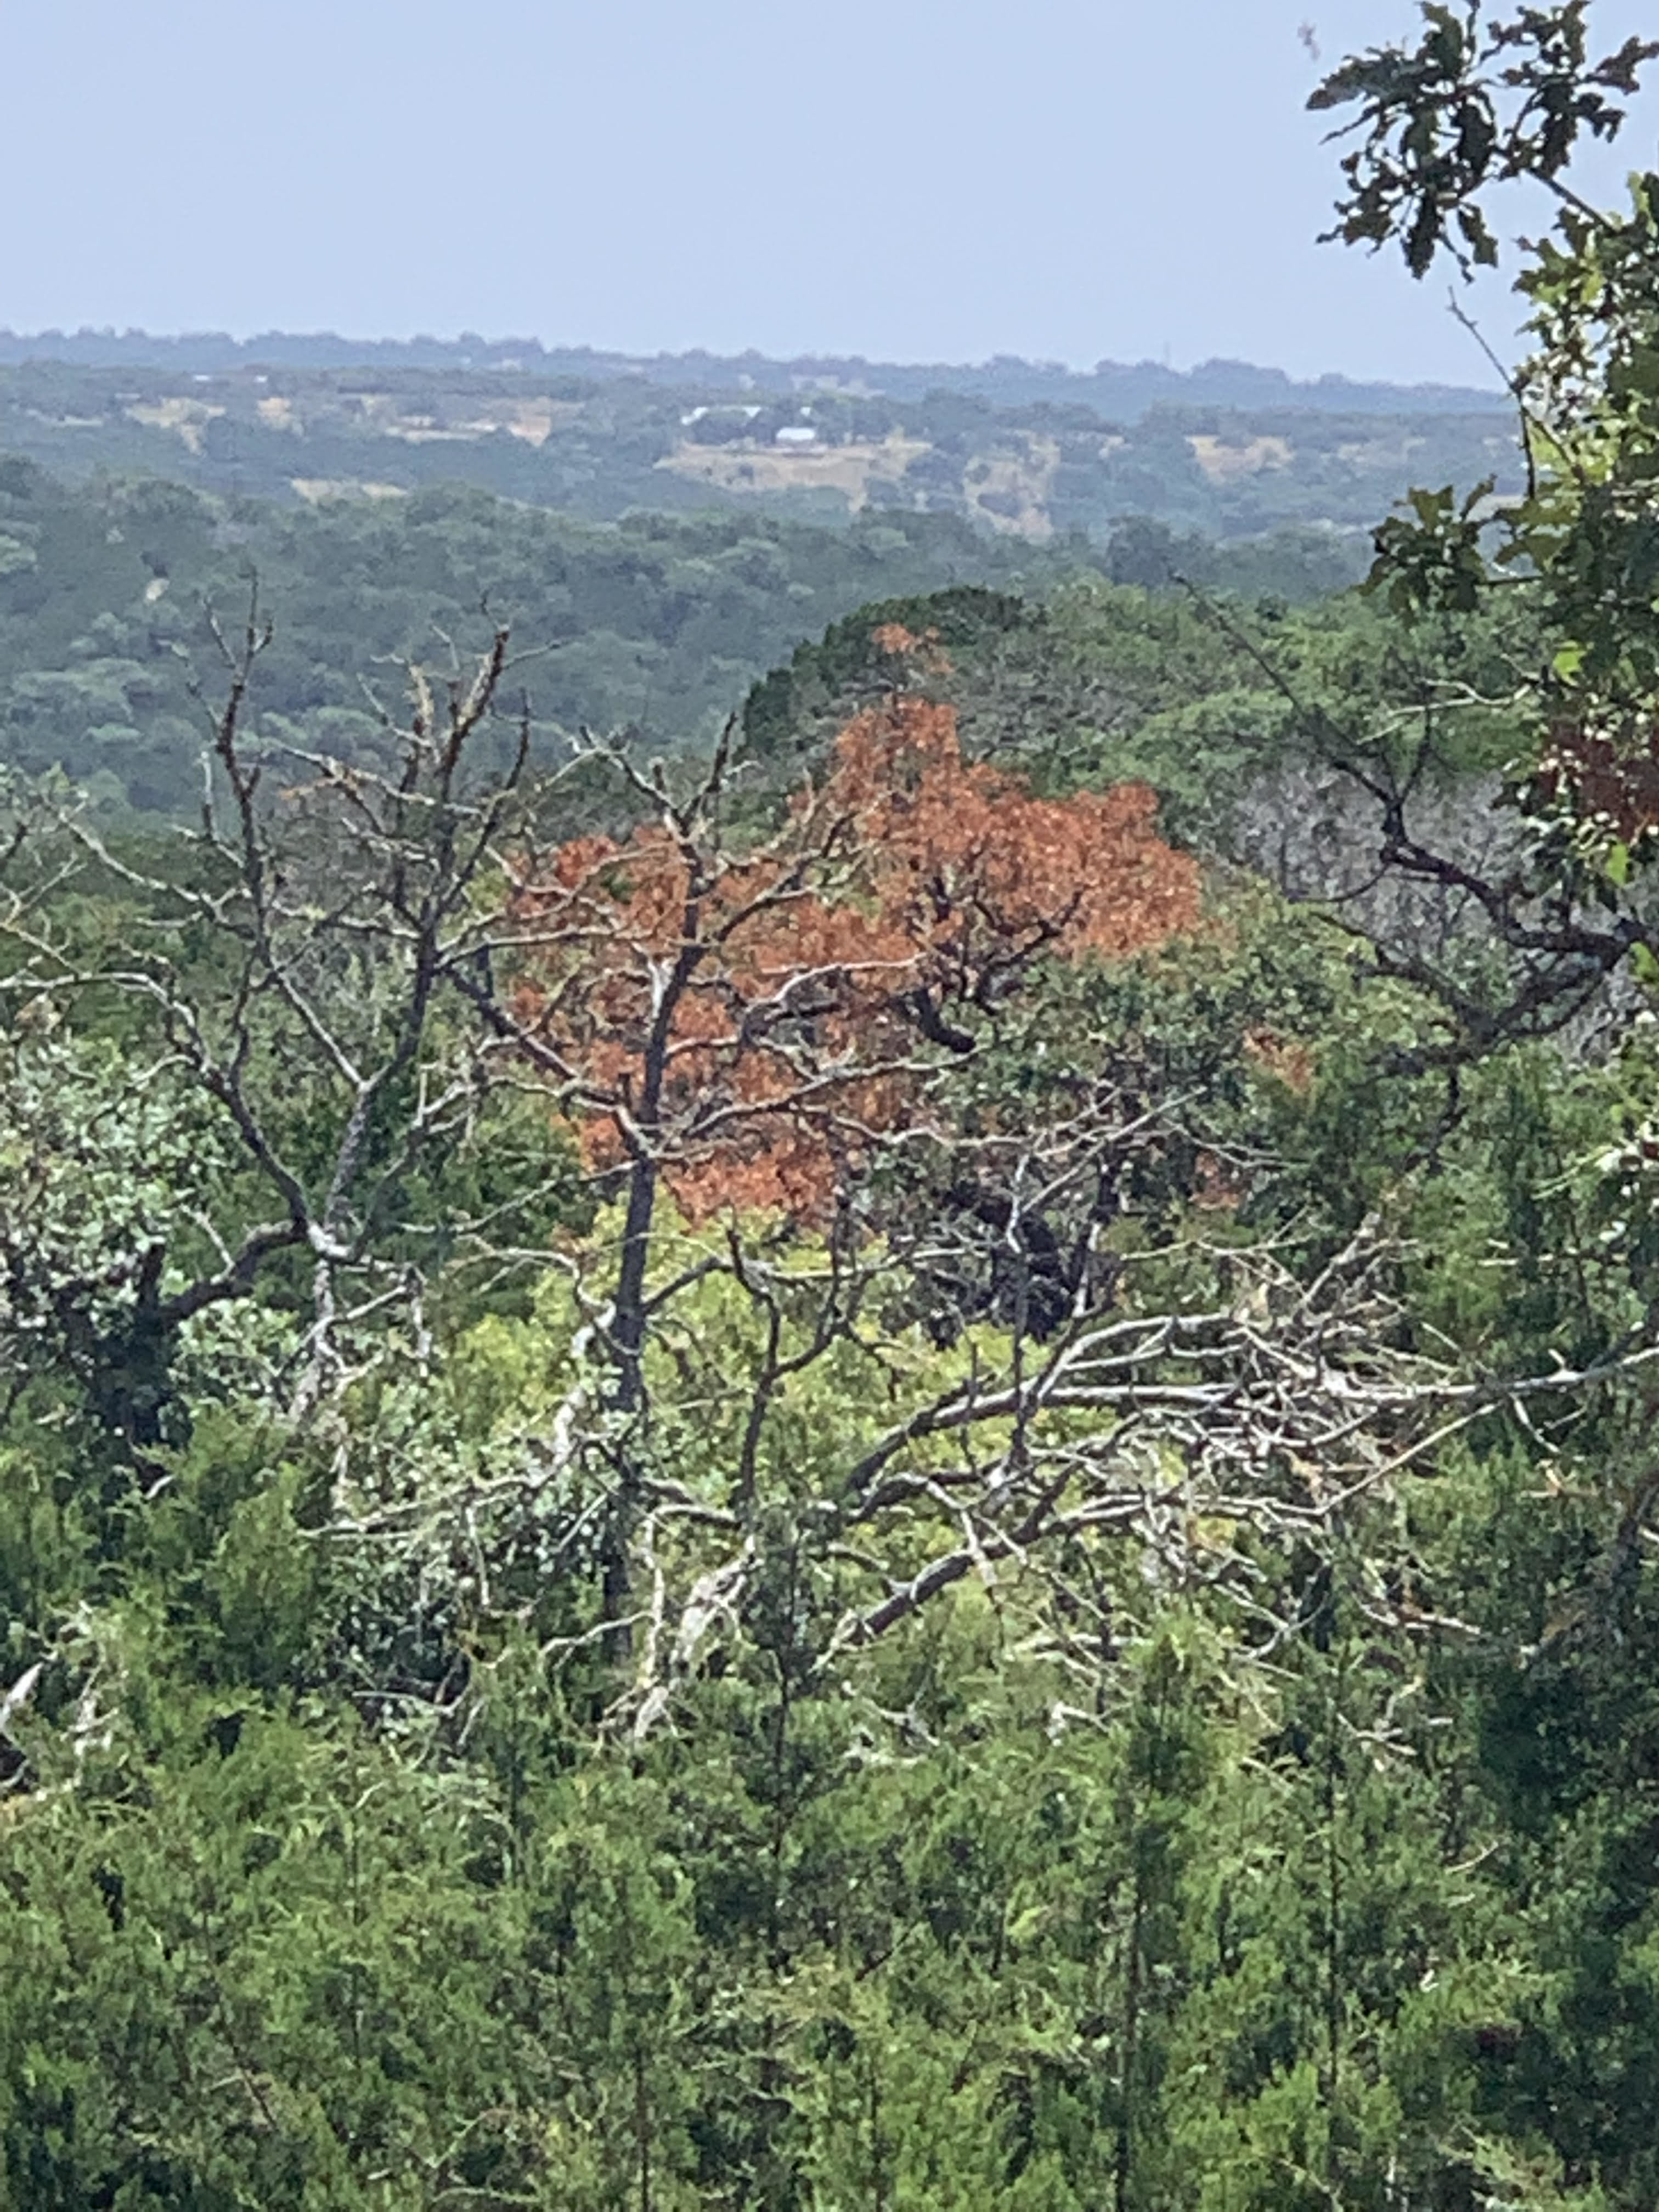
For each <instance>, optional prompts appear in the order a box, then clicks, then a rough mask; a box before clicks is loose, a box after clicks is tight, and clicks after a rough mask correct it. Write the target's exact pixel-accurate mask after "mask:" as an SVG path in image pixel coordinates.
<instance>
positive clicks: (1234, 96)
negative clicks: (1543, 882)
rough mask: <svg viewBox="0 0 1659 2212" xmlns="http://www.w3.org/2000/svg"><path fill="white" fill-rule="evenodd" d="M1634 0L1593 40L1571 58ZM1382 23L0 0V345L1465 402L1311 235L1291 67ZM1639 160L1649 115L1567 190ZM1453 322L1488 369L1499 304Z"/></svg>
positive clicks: (1612, 32)
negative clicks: (363, 355) (262, 335)
mask: <svg viewBox="0 0 1659 2212" xmlns="http://www.w3.org/2000/svg"><path fill="white" fill-rule="evenodd" d="M1647 4H1650V0H1647ZM1646 12H1647V5H1644V0H1635V4H1631V0H1598V4H1597V5H1596V6H1595V7H1594V8H1593V9H1592V20H1593V21H1594V22H1595V25H1596V27H1597V30H1598V33H1600V34H1601V35H1602V36H1603V37H1605V38H1606V40H1607V42H1608V43H1611V42H1613V40H1614V39H1615V38H1617V37H1620V36H1622V35H1623V34H1624V33H1625V32H1626V30H1628V29H1630V28H1632V27H1637V26H1638V25H1639V24H1640V22H1641V21H1642V18H1643V16H1644V14H1645V13H1646ZM1414 21H1415V8H1414V5H1413V0H950V4H948V5H947V4H945V0H818V4H817V5H815V6H813V7H811V8H808V7H805V6H802V5H800V4H799V0H580V4H576V0H263V3H262V4H258V5H255V4H252V3H251V0H143V4H138V5H135V4H134V0H0V82H3V84H4V85H5V87H6V93H7V99H6V110H7V113H6V127H5V131H4V132H3V134H0V210H4V212H3V213H0V325H4V326H7V327H9V328H10V329H12V330H14V331H36V330H42V329H47V328H52V327H58V328H63V329H74V328H76V327H79V326H82V325H89V326H92V327H94V328H100V327H104V326H106V325H112V326H114V327H116V328H126V327H134V328H141V329H147V330H150V331H185V330H209V329H213V330H228V331H233V332H234V333H235V334H236V335H238V336H247V335H249V334H251V333H252V332H255V331H265V330H273V329H280V330H289V331H315V330H324V329H329V330H335V331H341V332H343V333H345V334H348V335H351V336H356V337H408V336H412V335H414V334H416V333H417V332H430V333H432V334H434V335H435V336H440V337H448V336H453V335H455V334H457V333H459V332H460V331H478V332H481V333H482V334H483V335H484V336H485V337H507V336H514V337H538V338H540V339H542V340H543V341H544V343H548V344H564V345H583V344H586V345H593V346H599V347H605V348H616V349H622V350H625V351H629V352H635V353H654V352H658V351H663V350H666V351H678V350H680V349H685V348H690V347H694V346H702V347H706V348H708V349H710V350H711V351H714V352H720V353H736V352H741V351H743V350H744V349H746V348H750V347H753V348H756V349H758V350H760V351H761V352H763V353H767V354H771V355H782V356H791V355H795V354H799V353H809V352H810V353H832V354H860V355H863V356H866V357H868V358H871V359H885V360H897V361H934V362H947V361H949V362H966V361H981V360H984V359H986V358H987V357H988V356H991V355H994V354H999V353H1001V354H1017V355H1021V356H1025V357H1026V358H1028V359H1032V360H1047V361H1060V362H1068V363H1070V364H1071V365H1073V366H1074V367H1087V366H1089V365H1091V364H1092V363H1093V362H1096V361H1097V360H1101V359H1108V360H1115V361H1137V360H1168V361H1169V362H1171V363H1172V364H1173V365H1174V366H1175V367H1176V368H1185V367H1189V366H1191V365H1192V364H1193V363H1194V362H1198V361H1201V360H1205V359H1208V358H1212V357H1217V356H1219V357H1225V358H1232V359H1238V360H1247V361H1253V362H1261V363H1263V364H1266V365H1269V366H1273V367H1277V368H1285V369H1287V370H1289V371H1290V372H1291V374H1294V375H1297V376H1307V375H1316V374H1322V373H1324V372H1328V371H1333V372H1337V373H1340V374H1346V375H1349V376H1353V377H1361V378H1384V379H1390V380H1400V381H1405V382H1414V381H1421V380H1447V381H1452V382H1456V383H1465V384H1482V383H1487V382H1489V381H1491V376H1490V372H1489V371H1488V370H1487V369H1486V365H1485V363H1484V362H1483V361H1482V359H1481V357H1480V353H1479V351H1478V350H1477V349H1476V348H1475V347H1474V343H1473V342H1472V341H1471V340H1470V338H1469V337H1468V336H1467V335H1466V334H1465V333H1464V332H1463V331H1461V330H1460V329H1459V327H1458V326H1457V325H1456V323H1455V320H1454V319H1453V318H1452V317H1451V315H1450V314H1449V312H1448V309H1447V307H1446V289H1447V287H1446V283H1445V281H1444V279H1443V277H1439V276H1437V277H1436V278H1434V279H1433V280H1431V282H1430V283H1426V284H1424V285H1415V284H1413V283H1411V281H1410V280H1409V279H1408V278H1407V277H1406V276H1405V275H1404V273H1403V271H1401V270H1400V269H1399V267H1398V265H1397V263H1396V261H1395V258H1393V257H1392V256H1390V257H1389V258H1388V259H1383V258H1370V257H1367V256H1366V255H1364V254H1362V253H1357V252H1352V251H1351V250H1350V251H1345V250H1343V249H1342V248H1340V247H1338V246H1318V245H1316V243H1315V234H1316V232H1317V231H1318V230H1320V229H1321V228H1323V227H1324V226H1325V224H1326V223H1327V222H1328V217H1329V209H1330V204H1331V198H1332V193H1333V185H1334V173H1335V168H1334V165H1335V155H1334V150H1333V149H1331V148H1330V147H1328V146H1324V145H1322V143H1321V131H1322V127H1323V125H1324V121H1325V118H1320V117H1316V116H1310V115H1309V114H1307V113H1306V112H1304V106H1303V103H1304V100H1305V98H1306V95H1307V94H1308V92H1309V90H1310V88H1311V86H1312V84H1313V83H1314V82H1316V77H1317V76H1318V74H1319V70H1318V68H1317V67H1316V63H1315V61H1314V59H1313V58H1312V56H1311V55H1310V52H1309V50H1308V37H1307V36H1305V35H1304V29H1305V31H1306V32H1307V33H1309V34H1310V36H1311V39H1312V40H1313V41H1314V42H1315V43H1316V45H1317V46H1318V48H1319V50H1320V52H1321V53H1322V57H1323V60H1324V63H1325V65H1326V66H1328V65H1329V64H1331V63H1332V62H1333V61H1334V60H1335V59H1337V58H1340V56H1341V55H1342V54H1343V53H1345V52H1349V51H1352V49H1353V48H1354V47H1355V46H1360V45H1366V44H1370V43H1374V42H1375V41H1376V40H1382V39H1387V38H1390V37H1398V36H1400V35H1401V34H1403V33H1406V32H1407V30H1408V29H1409V27H1410V26H1411V25H1412V24H1413V22H1414ZM1649 27H1650V28H1651V23H1650V24H1649ZM1656 148H1659V95H1650V96H1648V97H1647V98H1646V99H1644V104H1643V106H1642V109H1641V112H1640V115H1639V118H1638V125H1637V126H1636V127H1634V128H1632V130H1631V131H1628V132H1627V133H1626V137H1625V138H1624V139H1623V140H1621V142H1620V147H1619V149H1618V152H1617V155H1616V157H1614V158H1613V159H1612V160H1611V161H1608V160H1607V158H1606V157H1603V159H1602V160H1601V163H1600V165H1599V168H1600V173H1601V174H1600V179H1599V181H1601V182H1603V183H1604V184H1605V185H1607V187H1609V188H1612V187H1613V186H1614V185H1615V184H1616V179H1617V178H1618V176H1619V175H1620V174H1621V173H1622V172H1623V171H1624V170H1625V169H1626V168H1628V167H1631V166H1632V165H1633V164H1635V163H1636V162H1638V161H1640V162H1641V163H1642V164H1643V165H1644V166H1647V165H1651V164H1654V163H1655V162H1656V161H1659V154H1656ZM1513 216H1514V220H1513V222H1512V224H1511V228H1525V227H1526V224H1527V222H1528V217H1529V216H1530V217H1531V218H1532V219H1533V221H1534V222H1537V221H1538V220H1539V219H1540V218H1539V211H1538V210H1537V208H1536V207H1535V205H1534V206H1533V207H1530V208H1528V207H1524V206H1521V205H1517V206H1516V208H1515V210H1514V211H1513ZM1478 307H1479V312H1480V318H1481V320H1482V324H1483V327H1484V328H1485V329H1486V331H1488V333H1489V334H1490V336H1491V337H1492V342H1493V343H1494V344H1495V345H1497V347H1498V349H1499V351H1500V352H1502V351H1504V350H1506V349H1510V338H1509V332H1510V328H1511V326H1512V325H1513V321H1514V315H1513V313H1512V311H1511V307H1510V301H1509V300H1508V298H1507V295H1506V294H1505V293H1504V290H1503V289H1501V288H1496V287H1492V286H1487V287H1486V288H1485V289H1483V291H1482V292H1481V294H1480V297H1479V301H1478Z"/></svg>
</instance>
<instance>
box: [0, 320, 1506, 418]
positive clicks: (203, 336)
mask: <svg viewBox="0 0 1659 2212" xmlns="http://www.w3.org/2000/svg"><path fill="white" fill-rule="evenodd" d="M45 361H55V362H65V363H67V364H69V365H70V366H72V367H75V368H162V369H172V370H177V371H179V373H181V374H185V375H191V374H203V373H206V374H215V373H218V372H222V371H225V370H229V369H235V368H285V369H364V368H371V369H372V368H388V369H409V368H416V369H443V370H455V369H487V370H493V371H495V372H498V373H501V374H507V375H530V376H574V377H580V378H583V379H587V380H611V379H619V378H626V379H629V380H633V381H639V380H643V381H645V382H647V383H652V384H659V385H667V386H672V387H675V388H680V387H687V386H693V385H708V386H715V387H724V388H729V389H730V390H732V391H733V392H769V393H789V392H802V391H811V390H814V389H817V390H823V391H830V392H834V391H848V392H860V391H861V392H885V393H887V394H888V395H889V396H890V397H891V398H896V399H922V398H926V397H927V394H928V393H929V392H962V393H967V394H969V395H973V396H976V397H978V398H984V399H988V400H990V401H992V402H993V403H994V404H996V405H998V406H1030V405H1033V404H1041V403H1042V402H1045V401H1046V402H1049V403H1059V404H1081V405H1084V406H1088V407H1093V408H1097V409H1098V410H1100V411H1102V412H1103V413H1105V414H1109V415H1115V416H1121V417H1123V418H1125V419H1126V420H1132V419H1133V417H1135V416H1139V415H1142V414H1145V413H1146V410H1148V409H1149V408H1151V407H1155V406H1158V405H1159V404H1164V403H1170V404H1176V405H1182V404H1186V405H1192V406H1200V407H1304V408H1311V409H1314V410H1317V411H1325V412H1331V411H1339V412H1344V413H1350V414H1366V415H1370V414H1376V415H1397V414H1401V413H1406V414H1430V413H1434V414H1440V413H1447V414H1451V413H1471V414H1481V413H1488V412H1490V411H1491V410H1492V408H1493V407H1494V406H1495V405H1497V404H1498V394H1497V393H1496V392H1494V391H1493V389H1492V386H1491V383H1490V380H1486V379H1484V378H1483V380H1482V381H1481V383H1480V384H1479V385H1476V386H1468V385H1457V384H1383V383H1379V382H1376V381H1366V380H1363V379H1362V380H1358V381H1356V380H1354V379H1352V378H1350V377H1346V376H1320V377H1312V378H1306V379H1300V380H1298V379H1297V378H1295V377H1291V376H1287V375H1286V374H1285V371H1284V370H1283V369H1282V368H1259V367H1258V366H1256V365H1255V363H1254V362H1244V361H1223V360H1214V361H1206V362H1199V363H1198V365H1197V366H1196V367H1195V368H1190V369H1176V368H1170V367H1169V365H1168V364H1167V363H1165V362H1152V361H1141V362H1115V361H1099V362H1096V363H1095V365H1094V367H1093V368H1091V369H1073V368H1066V366H1065V365H1064V364H1063V363H1061V362H1046V361H1023V360H1021V359H1020V358H1018V356H1015V355H1012V354H998V355H995V356H993V358H992V359H991V360H989V361H987V362H892V361H866V360H865V359H864V358H863V357H862V356H860V355H851V356H848V355H841V354H799V355H797V356H794V357H793V359H791V360H787V361H780V360H773V359H771V358H770V357H769V356H767V355H765V354H761V353H756V352H754V351H752V350H751V351H750V352H747V353H742V354H733V355H723V354H712V353H708V352H705V351H703V350H702V349H690V350H689V351H687V352H685V353H673V354H670V353H659V354H626V353H613V352H608V351H606V350H605V349H603V348H599V347H595V346H548V345H544V344H543V343H542V342H541V340H540V339H539V338H520V337H504V338H487V337H480V336H479V334H478V333H477V331H463V332H462V333H461V335H460V336H459V337H455V338H436V337H415V338H359V337H341V336H340V335H339V334H338V333H337V332H335V331H309V332H305V331H261V332H260V333H258V335H257V336H255V337H246V338H235V337H231V336H230V335H229V334H228V332H226V331H185V332H181V333H179V335H177V336H168V335H166V334H163V333H159V332H151V331H131V330H128V331H116V330H96V331H94V330H85V329H82V330H77V331H55V330H54V331H33V332H28V331H9V330H0V363H5V364H7V365H13V364H16V363H20V362H45Z"/></svg>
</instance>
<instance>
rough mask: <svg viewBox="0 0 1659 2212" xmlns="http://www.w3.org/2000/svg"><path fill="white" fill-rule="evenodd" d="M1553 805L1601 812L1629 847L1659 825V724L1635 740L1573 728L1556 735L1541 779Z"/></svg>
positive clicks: (1544, 793) (1586, 812) (1581, 814)
mask: <svg viewBox="0 0 1659 2212" xmlns="http://www.w3.org/2000/svg"><path fill="white" fill-rule="evenodd" d="M1536 781H1537V784H1538V787H1539V790H1540V792H1541V795H1542V797H1543V798H1544V799H1545V800H1546V802H1547V803H1548V804H1554V805H1559V804H1562V803H1565V804H1566V805H1570V806H1571V809H1572V811H1573V812H1574V813H1575V814H1577V815H1578V816H1579V817H1581V818H1583V817H1595V816H1600V817H1601V818H1602V819H1603V820H1604V821H1606V822H1607V823H1610V824H1611V826H1612V828H1613V832H1614V834H1615V835H1616V836H1619V837H1620V838H1621V839H1622V840H1623V841H1624V842H1625V843H1626V844H1627V845H1633V844H1634V843H1635V842H1636V841H1637V839H1638V837H1641V836H1646V835H1649V834H1650V833H1651V832H1652V831H1653V830H1655V829H1659V727H1656V728H1653V729H1650V730H1649V731H1648V732H1646V733H1645V735H1644V737H1643V738H1641V739H1639V740H1638V741H1636V742H1633V743H1624V744H1621V743H1618V742H1615V740H1614V739H1613V738H1610V737H1607V736H1605V735H1603V734H1601V733H1598V732H1591V731H1587V730H1578V729H1571V728H1562V729H1558V730H1557V731H1555V732H1554V733H1553V738H1552V741H1551V744H1550V749H1549V751H1548V752H1547V754H1546V756H1545V757H1544V759H1543V761H1542V762H1541V764H1540V767H1539V769H1538V774H1537V777H1536Z"/></svg>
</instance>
